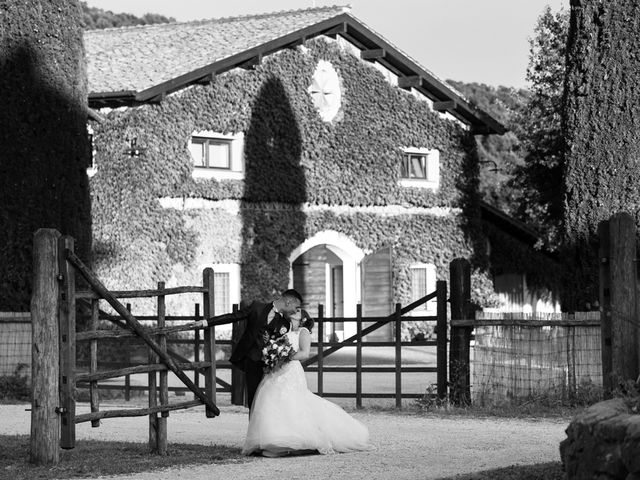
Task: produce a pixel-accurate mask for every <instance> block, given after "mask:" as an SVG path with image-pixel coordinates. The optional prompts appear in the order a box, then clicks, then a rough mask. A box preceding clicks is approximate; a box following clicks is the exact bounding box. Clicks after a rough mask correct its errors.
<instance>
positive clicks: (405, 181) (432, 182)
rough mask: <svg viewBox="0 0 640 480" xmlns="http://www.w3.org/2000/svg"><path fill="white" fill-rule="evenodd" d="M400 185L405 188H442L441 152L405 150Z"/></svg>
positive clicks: (423, 149)
mask: <svg viewBox="0 0 640 480" xmlns="http://www.w3.org/2000/svg"><path fill="white" fill-rule="evenodd" d="M400 184H401V185H402V186H404V187H417V188H431V189H433V190H435V189H437V188H438V187H439V186H440V152H439V151H438V150H429V149H426V148H405V149H403V153H402V159H401V161H400Z"/></svg>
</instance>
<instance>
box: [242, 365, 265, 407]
mask: <svg viewBox="0 0 640 480" xmlns="http://www.w3.org/2000/svg"><path fill="white" fill-rule="evenodd" d="M263 367H264V364H263V363H262V360H258V361H256V360H251V359H250V358H245V360H244V378H245V382H246V384H247V406H248V407H249V410H251V407H252V406H253V397H254V396H255V394H256V390H258V385H260V381H261V380H262V377H263V376H264V372H263V370H262V369H263Z"/></svg>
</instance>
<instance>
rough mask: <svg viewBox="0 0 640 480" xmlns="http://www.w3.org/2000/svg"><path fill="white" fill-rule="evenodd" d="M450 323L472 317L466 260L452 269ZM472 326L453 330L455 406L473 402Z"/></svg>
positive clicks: (451, 365) (459, 260)
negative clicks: (471, 365) (471, 378)
mask: <svg viewBox="0 0 640 480" xmlns="http://www.w3.org/2000/svg"><path fill="white" fill-rule="evenodd" d="M449 275H450V289H451V290H450V301H451V320H452V321H453V320H465V319H468V318H469V310H470V308H469V307H470V304H471V265H470V264H469V261H468V260H467V259H466V258H456V259H454V260H453V261H452V262H451V264H450V266H449ZM471 330H472V328H471V327H455V326H452V327H451V351H450V356H449V377H450V383H451V399H452V401H453V403H454V404H456V405H465V404H468V403H470V401H471V383H470V377H471V368H470V360H471V359H470V342H471Z"/></svg>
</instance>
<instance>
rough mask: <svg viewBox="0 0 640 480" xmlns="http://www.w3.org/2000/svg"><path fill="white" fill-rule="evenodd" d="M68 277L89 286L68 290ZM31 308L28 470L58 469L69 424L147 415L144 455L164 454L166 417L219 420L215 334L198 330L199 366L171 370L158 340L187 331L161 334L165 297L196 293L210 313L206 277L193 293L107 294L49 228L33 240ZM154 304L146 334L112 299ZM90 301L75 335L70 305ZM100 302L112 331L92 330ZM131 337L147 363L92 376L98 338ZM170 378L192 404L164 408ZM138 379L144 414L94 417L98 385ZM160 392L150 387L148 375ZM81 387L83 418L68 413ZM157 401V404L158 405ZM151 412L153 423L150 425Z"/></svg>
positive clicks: (71, 429) (209, 273)
mask: <svg viewBox="0 0 640 480" xmlns="http://www.w3.org/2000/svg"><path fill="white" fill-rule="evenodd" d="M76 274H79V276H81V277H82V278H83V279H84V281H85V283H86V284H87V285H88V286H89V287H90V289H89V290H86V291H76ZM33 290H34V291H33V296H32V302H31V316H32V339H33V348H32V397H33V399H32V408H31V412H32V413H31V427H32V428H31V460H32V461H33V462H34V463H45V464H51V463H58V461H59V452H58V449H59V447H62V448H74V446H75V424H76V423H80V422H87V421H91V423H92V425H93V426H99V420H100V419H102V418H108V417H123V416H124V417H127V416H141V415H149V444H150V447H151V449H152V450H154V451H157V452H158V453H160V454H166V447H167V441H166V440H167V439H166V418H167V417H168V415H169V411H172V410H177V409H181V408H188V407H191V406H194V405H201V404H204V405H205V407H206V408H205V412H206V416H207V417H214V416H216V415H218V414H219V413H220V411H219V409H218V407H217V406H216V405H215V378H216V371H215V367H216V366H215V361H214V358H213V352H214V351H215V329H214V328H212V329H208V330H207V331H205V358H204V362H199V363H198V364H196V365H194V364H193V363H192V362H185V363H184V364H178V363H177V362H176V361H175V360H174V358H173V357H172V356H171V355H170V353H169V349H167V343H166V335H167V334H170V333H174V332H179V331H184V330H186V329H193V327H167V326H166V325H165V320H166V312H165V298H166V296H167V295H173V294H180V293H191V292H197V293H201V294H202V295H203V305H204V312H203V315H205V316H206V317H209V316H210V312H213V308H212V307H213V270H211V269H205V272H204V276H203V285H202V286H201V287H200V286H198V287H177V288H164V284H163V283H160V284H159V285H158V289H157V290H145V291H136V292H115V293H114V292H110V291H108V290H107V289H106V288H105V287H104V285H103V284H102V283H101V282H100V281H99V280H98V279H97V277H96V276H95V275H94V274H93V272H91V270H89V269H88V268H87V267H86V266H85V265H84V264H83V263H82V261H81V260H80V259H79V258H78V257H77V256H76V255H75V253H74V241H73V238H71V237H67V236H64V237H63V236H61V235H60V233H59V232H57V231H55V230H51V229H40V230H38V231H37V232H36V234H35V236H34V289H33ZM146 296H152V297H157V315H156V316H157V326H156V327H151V328H147V327H144V326H143V325H141V324H140V322H139V321H138V319H136V318H135V317H134V316H133V315H132V314H131V312H129V311H128V310H127V309H126V307H125V306H124V305H122V304H121V303H120V302H119V301H118V300H117V297H120V298H132V297H146ZM87 300H88V301H90V306H91V322H90V329H89V331H87V332H76V314H77V305H78V302H82V301H87ZM100 300H105V301H106V302H107V303H108V304H109V305H110V306H111V307H112V308H113V309H114V310H115V311H116V312H117V314H118V315H119V317H120V318H118V319H116V318H111V319H110V320H111V321H112V323H114V324H115V325H116V326H117V327H118V328H119V329H120V330H99V329H98V323H99V318H100V311H99V303H98V302H99V301H100ZM131 335H135V336H137V337H139V338H141V339H142V340H143V341H144V343H145V344H146V345H147V347H148V349H149V353H148V358H149V360H148V363H147V364H145V365H138V366H135V367H129V368H126V369H118V370H115V371H114V370H111V371H106V372H104V371H103V372H99V371H98V355H97V345H98V341H99V340H100V339H104V338H120V337H125V336H131ZM78 341H81V342H82V341H88V342H90V362H89V363H90V365H89V372H88V373H83V374H80V373H79V372H77V369H76V344H77V342H78ZM185 369H204V372H203V373H204V375H205V388H204V389H201V388H200V387H199V386H196V385H195V384H194V383H193V381H192V380H191V379H190V378H189V377H188V376H187V375H186V374H185V373H184V370H185ZM168 371H171V372H173V373H174V374H175V375H176V376H177V377H178V378H179V379H180V380H181V381H182V383H183V384H184V385H185V386H186V387H187V388H188V389H189V390H190V391H192V392H193V393H194V395H195V396H196V397H197V400H196V401H193V402H182V403H178V404H170V403H169V398H168V384H167V372H168ZM142 372H146V373H147V374H148V376H149V377H148V378H149V385H148V391H149V408H146V409H137V410H130V409H129V410H115V411H113V410H111V411H102V412H101V411H100V410H99V397H98V390H97V388H95V387H96V386H97V382H98V381H99V380H101V379H106V378H113V377H116V376H121V375H126V374H132V373H142ZM157 372H159V375H160V385H159V388H158V385H157V384H156V373H157ZM79 381H80V382H88V383H89V388H90V394H91V413H88V414H84V415H77V414H76V388H77V383H78V382H79ZM158 396H159V404H158ZM158 413H160V414H161V416H160V417H159V418H158V416H157V415H158Z"/></svg>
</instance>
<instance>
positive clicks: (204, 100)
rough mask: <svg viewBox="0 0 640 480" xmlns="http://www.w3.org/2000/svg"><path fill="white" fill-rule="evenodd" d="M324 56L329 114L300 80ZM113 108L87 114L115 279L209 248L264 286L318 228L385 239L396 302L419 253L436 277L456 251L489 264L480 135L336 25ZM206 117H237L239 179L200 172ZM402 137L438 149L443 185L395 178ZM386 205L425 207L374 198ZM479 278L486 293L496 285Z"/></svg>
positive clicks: (274, 287)
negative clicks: (351, 44) (386, 74)
mask: <svg viewBox="0 0 640 480" xmlns="http://www.w3.org/2000/svg"><path fill="white" fill-rule="evenodd" d="M319 60H327V61H329V62H331V64H332V65H333V66H334V68H335V69H336V70H337V71H338V74H339V76H340V78H341V82H342V94H343V97H342V107H341V112H340V113H339V114H338V117H337V119H335V120H334V121H333V122H331V123H328V122H324V121H322V119H321V118H320V116H319V115H318V113H317V111H316V109H315V107H314V105H313V103H312V99H311V96H310V95H309V93H308V91H307V90H308V87H309V85H310V83H311V79H312V76H313V73H314V70H315V68H316V64H317V62H318V61H319ZM104 114H105V116H106V121H105V122H103V123H100V124H96V125H94V130H95V136H94V139H95V140H94V141H95V145H94V147H95V150H96V152H97V154H96V164H97V169H98V171H97V173H96V175H95V176H94V177H93V178H92V179H91V186H92V198H93V218H94V223H95V226H94V253H95V264H96V268H97V270H98V274H99V275H100V277H101V278H103V279H104V280H105V282H106V283H107V285H108V286H110V287H113V288H118V289H125V288H142V287H152V286H154V285H155V282H156V281H158V280H167V281H171V282H175V283H178V284H188V283H193V282H199V280H200V278H201V277H200V275H201V272H200V271H199V268H200V267H199V266H200V265H201V264H203V263H211V262H215V263H240V264H241V267H242V268H241V277H242V297H243V298H244V299H247V300H250V299H255V298H263V299H268V298H270V297H271V296H272V295H273V294H274V292H276V291H279V290H282V289H284V288H286V287H287V285H288V282H289V267H290V265H289V255H290V254H291V252H292V251H293V250H294V249H295V248H296V247H298V246H299V245H300V244H301V243H302V242H303V241H304V240H305V239H307V238H310V237H311V236H313V235H314V234H316V233H317V232H320V231H323V230H335V231H338V232H340V233H343V234H345V235H347V236H348V237H350V238H351V239H352V240H353V241H354V242H355V244H356V245H357V246H358V247H360V248H361V249H363V250H364V251H366V252H371V251H375V250H377V249H378V248H381V247H384V246H389V245H390V246H392V247H393V252H394V260H393V261H394V269H395V275H394V287H395V288H394V289H395V292H396V297H397V298H396V299H395V300H396V301H399V302H403V303H406V302H407V301H408V299H409V277H408V273H409V272H408V267H409V265H410V264H412V263H418V262H428V263H434V264H435V265H436V267H437V269H438V276H439V277H440V278H442V279H447V278H448V263H449V262H450V261H451V260H452V259H453V258H455V257H460V256H462V257H467V258H470V259H471V260H472V261H473V262H474V265H475V267H476V268H477V269H478V270H479V271H486V267H487V265H488V263H487V258H486V248H485V241H484V237H483V234H482V230H481V226H480V222H479V212H478V207H477V205H478V203H477V177H478V163H477V155H476V151H475V142H474V139H473V137H472V136H471V135H470V134H469V132H468V131H467V130H466V129H464V128H463V127H462V126H461V125H460V124H458V123H457V122H454V121H451V120H446V119H444V118H442V117H441V115H440V114H438V113H435V112H433V111H431V109H430V108H429V106H428V104H427V103H426V102H425V101H423V100H419V99H417V98H416V97H415V96H414V95H412V94H411V93H409V92H406V91H403V90H401V89H399V88H397V87H394V86H392V85H390V84H389V83H388V82H387V81H386V80H385V79H384V78H383V76H382V74H381V73H380V72H379V71H378V70H376V69H375V68H374V67H373V66H371V65H370V64H367V63H365V62H363V61H361V60H360V59H358V58H356V57H354V56H353V55H352V54H351V53H349V52H347V51H346V50H344V49H342V48H341V47H340V45H339V44H337V42H335V41H333V40H329V39H325V38H319V39H314V40H311V41H307V42H305V44H304V47H298V48H295V49H287V50H283V51H281V52H278V53H276V54H274V55H270V56H268V57H266V58H265V59H264V60H263V63H262V64H261V65H260V66H258V67H257V68H256V69H255V70H252V71H245V70H239V69H238V70H234V71H231V72H228V73H225V74H223V75H220V76H217V77H215V79H214V81H213V83H212V84H210V85H203V86H192V87H189V88H187V89H185V90H182V91H180V92H177V93H174V94H172V95H170V96H168V97H167V98H166V99H165V100H164V101H163V102H162V103H161V104H159V105H145V106H141V107H137V108H129V109H122V110H113V111H110V112H108V113H106V112H104ZM203 130H208V131H215V132H220V133H235V132H244V134H245V179H244V181H240V180H225V181H215V180H202V179H193V178H192V176H191V173H192V168H193V167H192V160H191V157H190V154H189V151H188V142H189V140H190V138H191V135H192V133H193V132H195V131H203ZM134 137H135V138H137V142H138V144H139V145H142V146H144V147H146V151H145V152H144V154H143V155H142V156H140V157H138V158H130V157H129V156H127V155H126V154H125V153H124V152H125V151H126V150H127V148H128V147H129V143H128V142H129V140H130V139H131V138H134ZM402 147H423V148H433V149H438V150H439V151H440V188H439V189H438V190H437V192H435V193H434V192H432V191H431V190H425V189H418V188H406V187H401V186H400V185H399V163H400V160H401V158H402V150H401V149H402ZM164 197H186V198H204V199H207V200H214V201H215V200H225V199H227V200H235V201H237V202H239V208H238V211H237V212H236V211H233V209H230V208H227V207H225V206H223V205H222V204H220V207H219V208H218V207H214V208H209V209H198V210H196V209H192V210H184V211H182V210H174V209H163V208H162V207H161V205H160V203H159V202H158V199H159V198H164ZM393 205H395V206H403V207H420V209H419V213H411V214H409V213H407V212H406V210H403V209H401V208H396V209H395V210H394V211H396V213H393V212H392V211H391V210H389V209H387V210H385V208H375V207H385V206H393ZM337 207H340V208H337ZM365 207H367V208H368V209H367V208H365ZM427 209H440V211H448V210H447V209H451V210H450V213H449V214H444V215H438V214H435V213H430V211H428V210H427ZM484 279H485V281H484V283H482V285H483V287H482V289H481V291H478V292H476V296H477V298H476V301H477V302H478V303H482V302H483V301H484V300H483V298H485V297H487V296H488V295H489V293H490V290H491V285H490V282H488V281H486V279H487V277H486V275H485V276H484Z"/></svg>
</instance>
